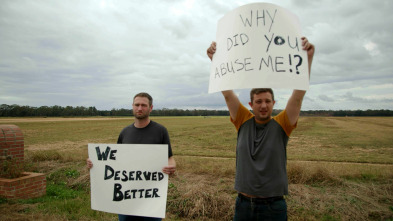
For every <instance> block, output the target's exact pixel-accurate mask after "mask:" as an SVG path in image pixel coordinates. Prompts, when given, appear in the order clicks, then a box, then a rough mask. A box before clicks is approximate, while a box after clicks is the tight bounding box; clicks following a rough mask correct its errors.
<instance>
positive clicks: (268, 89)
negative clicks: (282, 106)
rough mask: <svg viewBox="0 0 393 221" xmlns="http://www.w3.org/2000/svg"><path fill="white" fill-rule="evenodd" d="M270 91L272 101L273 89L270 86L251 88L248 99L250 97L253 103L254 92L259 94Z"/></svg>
mask: <svg viewBox="0 0 393 221" xmlns="http://www.w3.org/2000/svg"><path fill="white" fill-rule="evenodd" d="M266 92H268V93H270V94H271V95H272V99H273V101H274V93H273V90H272V89H271V88H253V89H252V90H251V91H250V99H251V103H253V101H254V94H260V93H266Z"/></svg>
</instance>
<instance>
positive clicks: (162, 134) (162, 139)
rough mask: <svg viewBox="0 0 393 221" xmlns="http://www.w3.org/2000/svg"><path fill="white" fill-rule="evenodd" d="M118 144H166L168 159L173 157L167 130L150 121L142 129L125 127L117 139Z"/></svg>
mask: <svg viewBox="0 0 393 221" xmlns="http://www.w3.org/2000/svg"><path fill="white" fill-rule="evenodd" d="M117 143H118V144H168V158H169V157H171V156H173V154H172V147H171V142H170V140H169V134H168V131H167V129H166V128H165V127H164V126H162V125H161V124H159V123H157V122H154V121H150V123H149V124H148V125H147V126H146V127H144V128H137V127H135V126H134V124H131V125H129V126H127V127H125V128H124V129H123V130H122V131H121V132H120V135H119V138H118V139H117Z"/></svg>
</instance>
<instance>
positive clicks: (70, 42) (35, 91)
mask: <svg viewBox="0 0 393 221" xmlns="http://www.w3.org/2000/svg"><path fill="white" fill-rule="evenodd" d="M270 2H272V3H274V4H278V5H280V6H282V7H284V8H287V9H289V10H291V11H292V12H293V13H295V14H296V15H298V16H299V19H300V21H301V24H302V28H303V32H304V35H305V36H307V37H308V38H309V40H310V41H311V42H313V43H314V44H315V45H316V54H315V56H314V61H313V67H312V74H311V82H310V90H309V91H308V92H307V95H306V99H305V101H304V104H303V109H393V84H392V82H393V66H392V65H391V60H392V58H393V45H392V44H391V36H392V35H393V33H392V32H393V30H392V29H391V27H392V26H393V14H392V13H391V11H392V9H393V2H392V1H389V0H381V1H372V0H366V1H362V2H358V1H355V0H344V1H338V2H331V1H327V0H322V1H318V2H317V1H300V0H293V1H270ZM247 3H252V1H248V0H247V1H240V2H236V3H235V2H228V1H218V0H217V1H207V0H203V1H192V0H186V1H180V0H177V1H170V2H166V1H158V2H157V1H143V2H138V3H133V2H132V1H117V2H116V4H115V3H114V2H113V1H106V0H101V1H82V2H81V1H73V0H71V1H27V0H13V1H11V0H5V1H2V4H1V5H0V30H1V31H0V39H1V41H0V48H1V50H0V85H1V87H0V104H3V103H5V104H19V105H30V106H42V105H48V106H51V105H61V106H66V105H72V106H77V105H79V106H80V105H82V106H96V107H97V108H98V109H111V108H123V107H127V108H128V107H129V106H130V103H131V99H132V97H133V95H134V94H135V93H137V92H140V91H147V92H149V93H151V94H152V95H153V97H154V98H155V107H156V108H163V107H167V108H184V109H194V108H207V109H222V108H225V102H224V101H223V98H222V95H221V93H214V94H208V93H207V90H208V84H209V82H208V81H209V70H210V61H209V59H208V58H207V57H206V48H207V47H208V45H209V44H210V43H211V41H213V40H214V39H215V36H216V28H217V21H218V19H220V18H221V17H222V16H224V15H225V14H226V13H228V12H229V11H231V10H233V9H235V8H236V7H238V6H240V5H244V4H247ZM248 91H249V90H248V89H247V90H246V89H245V90H237V91H236V93H238V94H239V98H240V99H241V101H242V102H243V103H244V104H247V102H248V99H249V98H248V96H249V95H248ZM290 93H291V92H290V91H288V90H277V92H276V97H277V99H278V102H277V103H276V108H284V107H285V103H286V100H287V99H288V97H289V95H290Z"/></svg>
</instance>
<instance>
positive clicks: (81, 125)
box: [0, 117, 393, 220]
mask: <svg viewBox="0 0 393 221" xmlns="http://www.w3.org/2000/svg"><path fill="white" fill-rule="evenodd" d="M47 119H48V118H46V119H45V120H46V121H45V122H27V121H26V120H25V121H23V119H22V120H20V119H18V122H16V123H17V124H18V126H19V127H20V128H21V129H22V130H23V132H24V134H25V137H26V138H25V139H26V145H25V148H26V153H25V156H26V159H25V160H26V161H27V162H28V163H31V164H33V165H34V166H33V169H34V170H36V171H38V172H42V173H46V174H47V179H48V183H49V184H50V183H58V182H61V183H64V185H66V186H67V187H68V188H70V189H77V188H82V189H83V190H86V191H87V193H88V191H89V176H88V171H87V170H86V169H85V162H84V161H85V159H86V158H87V143H115V141H116V139H117V134H118V132H119V131H120V130H121V129H122V128H123V127H124V126H125V125H128V124H129V123H131V121H132V120H131V119H111V120H103V121H92V120H87V121H84V120H83V119H81V120H77V121H75V120H74V121H72V123H71V124H70V123H69V122H67V120H66V119H63V120H59V119H58V118H57V119H56V121H48V120H47ZM153 120H156V121H158V122H160V123H162V124H164V125H165V126H166V127H167V128H168V130H169V133H170V135H171V139H172V145H173V148H174V153H175V157H176V161H177V165H178V170H177V174H176V175H175V176H173V177H171V178H170V180H169V188H168V203H167V218H166V219H165V220H231V219H232V216H233V209H234V202H235V198H236V192H235V191H234V189H233V184H234V183H233V182H234V176H235V158H234V157H235V141H236V132H235V130H234V129H233V126H232V125H231V124H230V122H229V120H228V118H220V117H213V118H156V119H153ZM0 123H1V119H0ZM7 123H10V122H7ZM392 125H393V119H392V118H318V117H303V118H301V119H300V122H299V126H298V128H297V129H296V130H295V131H294V133H293V135H292V138H291V139H290V141H289V144H288V178H289V183H290V184H289V192H290V194H289V196H287V197H286V200H287V204H288V214H289V220H389V219H390V220H391V219H393V146H392V144H393V138H392V137H391V135H390V134H392V132H393V126H392ZM370 128H371V131H370ZM82 132H83V133H82ZM59 133H62V134H63V135H62V136H60V135H59ZM81 133H82V134H81ZM70 171H72V174H71V175H67V173H69V172H70ZM64 174H66V175H64ZM73 174H75V175H73ZM52 200H53V201H50V204H48V203H45V201H44V200H43V201H41V202H40V201H37V202H36V203H33V204H31V203H28V202H10V201H8V202H3V203H0V213H1V214H2V220H116V218H117V217H116V215H113V214H107V213H102V212H97V211H91V209H90V208H89V207H90V203H89V200H90V198H89V195H88V194H87V195H86V196H84V195H83V194H82V195H78V196H77V197H76V198H71V199H63V200H61V199H59V201H55V200H54V199H52ZM57 203H58V204H57ZM69 204H72V206H71V205H69ZM53 205H54V206H53ZM53 207H54V208H53ZM60 207H62V208H63V207H64V208H63V209H59V208H60ZM67 208H72V209H67Z"/></svg>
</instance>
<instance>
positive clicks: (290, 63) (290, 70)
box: [288, 54, 292, 73]
mask: <svg viewBox="0 0 393 221" xmlns="http://www.w3.org/2000/svg"><path fill="white" fill-rule="evenodd" d="M288 56H289V66H292V60H291V55H290V54H289V55H288ZM289 72H291V73H292V69H289Z"/></svg>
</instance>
